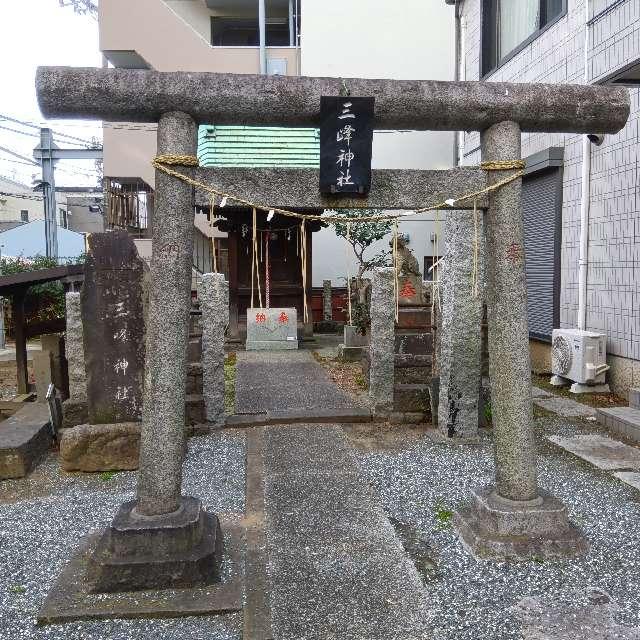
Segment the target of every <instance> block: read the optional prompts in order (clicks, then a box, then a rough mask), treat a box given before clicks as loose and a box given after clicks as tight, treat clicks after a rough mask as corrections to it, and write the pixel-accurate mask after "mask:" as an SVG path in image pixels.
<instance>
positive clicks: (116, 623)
mask: <svg viewBox="0 0 640 640" xmlns="http://www.w3.org/2000/svg"><path fill="white" fill-rule="evenodd" d="M244 442H245V441H244V435H243V434H241V433H234V432H226V433H217V434H212V435H210V436H206V437H200V438H191V439H190V440H189V453H188V455H187V460H186V463H185V467H184V487H183V492H184V493H185V495H197V496H200V498H201V499H202V501H203V503H204V505H205V506H206V507H207V508H208V509H210V510H212V511H214V512H217V513H224V514H225V515H228V516H231V517H234V516H238V517H241V516H242V515H243V511H244V466H245V464H244V457H245V444H244ZM0 488H1V493H0V567H2V571H1V573H0V638H2V639H3V640H4V638H7V639H9V638H11V639H12V640H17V639H22V638H29V639H31V638H37V639H44V638H47V639H51V640H54V639H55V640H57V639H60V640H62V639H64V640H94V639H95V640H98V639H100V640H102V639H104V638H110V639H112V640H129V639H131V638H136V640H144V639H147V638H149V639H153V640H160V639H162V640H170V639H172V638H180V639H182V638H189V640H192V639H193V640H200V639H202V640H205V639H206V640H232V639H236V638H241V636H242V633H241V628H242V614H241V613H238V614H233V615H226V616H218V617H215V616H214V617H204V618H199V617H198V618H196V617H192V618H181V619H172V620H130V621H124V620H123V621H121V620H111V621H99V622H77V623H71V624H67V625H64V626H60V625H54V626H48V627H42V628H39V627H36V626H35V617H36V615H37V612H38V609H39V607H40V606H41V604H42V602H43V600H44V598H45V596H46V594H47V592H48V590H49V588H50V587H51V585H52V584H53V582H54V580H55V579H56V578H57V576H58V574H59V572H60V570H61V569H62V567H63V566H64V564H65V562H66V561H67V560H68V558H69V557H70V556H71V554H72V553H73V552H74V550H75V549H76V548H77V546H78V543H79V541H80V539H81V538H82V537H83V536H84V535H85V534H86V533H87V532H88V531H90V530H91V529H92V528H98V527H100V526H104V525H105V524H107V522H108V521H109V520H110V519H111V518H112V517H113V515H114V514H115V512H116V510H117V508H118V507H119V505H120V504H121V503H122V502H124V501H125V500H130V499H132V497H133V494H134V491H135V473H131V472H123V473H118V474H115V475H113V476H112V477H110V474H65V473H61V472H60V471H59V466H58V463H57V460H56V458H55V456H54V455H50V456H49V457H48V458H47V460H46V461H45V462H44V463H43V464H42V465H40V467H39V468H38V469H37V470H36V471H35V472H34V473H33V474H31V476H30V477H29V478H28V479H27V480H18V481H8V482H3V483H2V485H1V487H0Z"/></svg>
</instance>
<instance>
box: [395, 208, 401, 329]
mask: <svg viewBox="0 0 640 640" xmlns="http://www.w3.org/2000/svg"><path fill="white" fill-rule="evenodd" d="M398 266H399V265H398V221H397V220H396V221H395V224H394V225H393V296H394V299H395V304H396V310H395V315H396V322H398V320H399V318H400V276H399V274H398V272H399V269H398Z"/></svg>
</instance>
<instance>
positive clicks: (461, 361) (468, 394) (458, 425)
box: [438, 211, 483, 438]
mask: <svg viewBox="0 0 640 640" xmlns="http://www.w3.org/2000/svg"><path fill="white" fill-rule="evenodd" d="M481 216H482V213H481V212H478V214H477V224H475V223H474V219H473V218H474V214H473V212H472V211H457V212H450V213H449V215H448V217H447V221H446V223H445V237H446V245H445V246H446V249H445V259H444V261H443V265H444V266H443V269H442V271H441V283H442V284H441V301H442V311H441V329H440V355H439V358H440V361H439V367H440V369H439V375H440V391H439V395H440V398H439V405H438V428H439V430H440V433H441V434H442V435H444V436H445V437H447V438H474V437H477V435H478V393H479V389H480V324H481V322H482V294H483V291H482V288H481V287H480V285H478V295H477V297H474V291H473V271H474V243H475V242H477V244H478V252H477V255H478V259H479V258H480V256H481V255H482V244H483V239H482V228H481V225H480V218H481ZM479 262H480V260H478V265H477V270H478V273H477V277H478V281H479V282H481V281H482V280H481V276H482V274H481V270H480V264H479Z"/></svg>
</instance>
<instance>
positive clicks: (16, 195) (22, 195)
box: [0, 191, 42, 201]
mask: <svg viewBox="0 0 640 640" xmlns="http://www.w3.org/2000/svg"><path fill="white" fill-rule="evenodd" d="M0 196H7V197H9V198H22V199H23V200H38V201H42V198H41V197H40V196H30V195H27V194H26V193H10V192H8V191H0Z"/></svg>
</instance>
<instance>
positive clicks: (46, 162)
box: [33, 128, 102, 259]
mask: <svg viewBox="0 0 640 640" xmlns="http://www.w3.org/2000/svg"><path fill="white" fill-rule="evenodd" d="M33 157H34V158H35V159H36V160H38V161H39V162H40V166H41V167H42V184H43V192H42V196H43V198H44V233H45V239H46V253H47V258H56V259H57V258H58V219H57V217H56V216H57V207H56V185H55V181H54V175H53V174H54V168H55V163H56V162H57V161H58V160H102V147H100V148H98V149H60V148H59V147H58V145H56V144H54V142H53V133H52V131H51V129H46V128H45V129H40V146H38V147H36V148H35V149H34V150H33Z"/></svg>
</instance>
